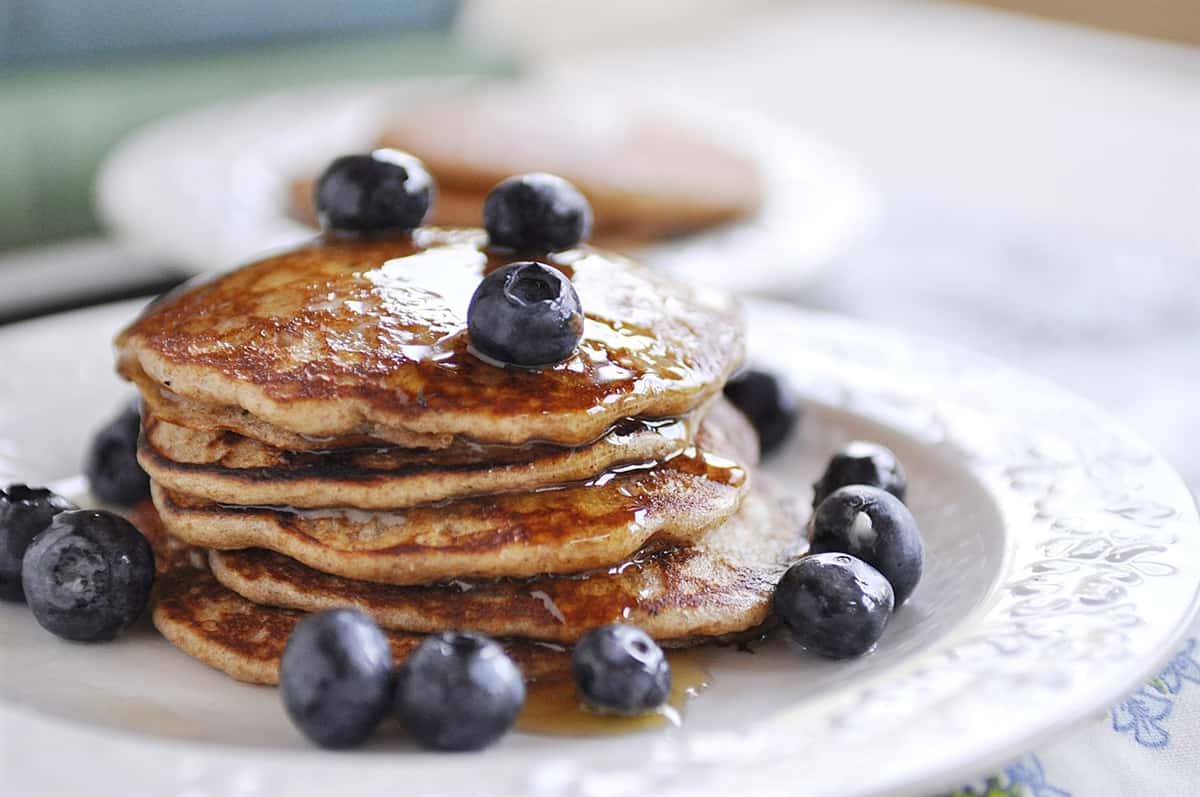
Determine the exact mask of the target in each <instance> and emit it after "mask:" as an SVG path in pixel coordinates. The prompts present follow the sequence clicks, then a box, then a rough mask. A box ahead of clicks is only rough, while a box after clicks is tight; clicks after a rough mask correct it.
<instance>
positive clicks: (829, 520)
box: [809, 484, 925, 606]
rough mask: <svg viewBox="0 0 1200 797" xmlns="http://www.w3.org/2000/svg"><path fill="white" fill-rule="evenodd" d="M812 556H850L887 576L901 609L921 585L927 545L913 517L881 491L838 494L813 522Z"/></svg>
mask: <svg viewBox="0 0 1200 797" xmlns="http://www.w3.org/2000/svg"><path fill="white" fill-rule="evenodd" d="M809 550H810V551H811V552H812V553H829V552H835V553H848V554H850V555H852V556H856V557H858V558H859V559H862V560H863V561H864V562H866V563H867V564H869V565H871V566H872V567H874V568H875V569H876V570H878V571H879V572H880V573H883V575H884V578H886V579H887V580H888V581H889V582H891V584H892V591H893V592H894V593H895V598H896V601H895V602H896V605H897V606H900V605H902V604H903V603H904V602H905V601H906V600H908V596H909V595H911V594H912V592H913V590H914V589H916V587H917V582H919V581H920V580H921V571H922V569H923V568H924V565H925V545H924V543H923V542H922V541H921V532H920V530H919V529H918V528H917V522H916V521H915V520H914V519H913V516H912V513H911V512H909V511H908V507H906V506H905V505H904V504H903V503H902V502H901V501H900V499H899V498H897V497H896V496H894V495H892V494H891V493H889V492H885V491H884V490H880V489H879V488H878V487H868V486H864V485H857V484H856V485H850V486H848V487H842V488H840V489H838V490H834V491H833V492H832V493H831V494H830V495H829V497H827V498H826V499H825V500H824V501H822V502H821V505H820V506H818V507H817V510H816V512H815V513H814V514H813V519H812V546H811V548H810V549H809Z"/></svg>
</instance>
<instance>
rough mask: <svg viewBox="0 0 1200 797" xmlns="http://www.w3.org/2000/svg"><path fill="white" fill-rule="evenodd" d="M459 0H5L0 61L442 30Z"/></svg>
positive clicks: (0, 23)
mask: <svg viewBox="0 0 1200 797" xmlns="http://www.w3.org/2000/svg"><path fill="white" fill-rule="evenodd" d="M459 6H460V3H459V2H458V0H405V2H397V0H355V2H353V3H338V4H336V5H334V4H330V3H328V2H322V1H321V0H253V2H246V0H203V2H197V0H105V2H102V3H97V2H91V1H90V0H5V3H4V5H3V6H0V63H22V62H42V61H60V60H84V59H91V58H97V57H108V56H113V55H116V54H122V55H128V54H132V53H145V52H149V51H154V50H171V49H180V48H195V49H200V48H210V47H232V46H238V45H241V46H245V45H251V44H254V43H256V42H263V41H279V40H281V39H296V38H313V37H320V36H329V35H335V34H346V33H359V32H367V31H371V32H381V31H405V32H409V33H415V32H433V31H445V30H446V29H448V28H449V27H450V24H451V23H452V22H453V21H454V17H455V15H456V14H457V13H458V9H459Z"/></svg>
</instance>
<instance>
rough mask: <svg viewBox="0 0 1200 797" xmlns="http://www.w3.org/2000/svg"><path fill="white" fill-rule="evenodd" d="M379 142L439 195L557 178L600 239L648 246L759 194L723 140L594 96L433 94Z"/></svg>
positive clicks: (727, 215) (746, 205) (731, 214)
mask: <svg viewBox="0 0 1200 797" xmlns="http://www.w3.org/2000/svg"><path fill="white" fill-rule="evenodd" d="M538 120H540V122H544V124H543V123H540V122H539V121H538ZM531 122H532V123H531ZM379 143H380V144H381V145H382V146H387V147H396V148H398V149H402V150H404V151H406V152H411V153H413V154H414V155H416V156H417V157H419V158H421V159H422V160H423V161H424V163H425V165H426V166H427V167H428V168H429V170H430V172H431V173H432V174H433V175H434V176H435V177H436V178H437V181H438V187H439V189H440V190H442V191H448V192H453V193H454V194H455V195H463V194H472V193H473V194H475V195H476V196H478V197H480V205H481V206H482V198H483V196H484V195H486V193H487V191H489V190H490V189H491V188H492V186H494V185H495V184H496V183H498V182H500V181H501V180H503V179H504V178H506V177H508V176H509V175H513V174H520V173H522V172H530V171H544V172H551V173H553V174H557V175H559V176H560V177H564V178H566V179H567V180H570V181H571V182H573V183H574V184H575V185H576V186H577V187H578V188H579V190H580V191H582V192H583V194H584V195H585V196H586V197H587V198H588V200H589V201H590V203H591V205H592V209H593V211H594V214H595V219H596V232H597V235H602V236H613V235H621V236H624V237H626V238H632V239H640V240H653V239H656V238H662V237H666V236H670V235H676V234H680V233H684V232H690V231H692V230H697V229H702V228H704V227H708V226H711V225H714V224H719V223H721V222H724V221H729V220H731V219H735V218H739V217H741V216H745V215H747V214H748V213H751V212H753V211H754V210H755V209H756V208H757V206H758V204H759V201H760V195H761V185H760V181H759V177H758V174H757V171H756V169H755V167H754V165H753V164H752V163H751V162H750V161H748V160H747V159H745V158H742V157H740V156H739V155H737V154H736V153H734V152H731V151H730V150H729V149H728V148H726V147H725V146H723V145H722V144H721V143H719V142H717V141H714V140H713V139H711V138H710V137H707V136H705V135H703V134H702V133H700V132H698V131H695V130H692V129H689V128H687V127H684V126H681V125H680V124H679V123H678V122H676V121H674V120H673V119H672V117H670V116H667V115H666V113H662V112H658V113H654V112H651V111H646V110H642V109H639V108H636V107H634V106H631V105H630V104H628V103H626V102H621V103H616V102H606V101H604V100H603V98H598V97H596V96H594V95H592V94H588V95H586V96H585V97H580V96H579V95H577V94H576V95H571V94H569V93H567V92H561V91H560V92H554V93H550V92H547V91H545V90H536V91H530V90H521V89H516V90H511V89H510V90H500V91H497V90H492V91H490V92H486V93H475V94H469V95H465V96H461V97H452V98H448V99H447V98H441V99H438V100H435V101H432V102H427V103H425V104H423V105H416V106H412V107H406V108H405V109H404V113H403V114H402V115H398V116H397V117H396V118H395V119H392V120H391V121H390V122H388V124H387V127H386V129H385V130H384V132H383V135H382V136H381V137H380V140H379ZM476 218H477V219H478V218H479V217H478V216H476ZM469 223H474V224H478V223H479V222H478V221H474V222H469Z"/></svg>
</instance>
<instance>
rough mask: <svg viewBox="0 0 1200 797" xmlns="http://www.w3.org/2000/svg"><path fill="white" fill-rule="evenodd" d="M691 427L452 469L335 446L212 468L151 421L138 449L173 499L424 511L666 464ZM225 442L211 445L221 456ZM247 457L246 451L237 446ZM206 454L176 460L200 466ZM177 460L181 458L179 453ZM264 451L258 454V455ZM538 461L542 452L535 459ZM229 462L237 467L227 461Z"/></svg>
mask: <svg viewBox="0 0 1200 797" xmlns="http://www.w3.org/2000/svg"><path fill="white" fill-rule="evenodd" d="M690 426H691V424H690V422H688V421H675V422H666V423H656V424H649V425H642V424H634V425H632V426H630V427H623V426H618V427H617V428H616V429H615V430H614V431H613V432H611V433H610V434H608V435H606V436H605V437H604V438H602V439H601V440H600V441H599V442H597V443H594V444H593V445H590V446H585V447H582V448H563V447H561V446H552V447H534V448H533V449H530V450H532V451H534V452H535V455H534V456H532V457H531V458H528V459H523V457H525V456H527V454H526V452H523V451H515V452H509V453H510V456H512V458H513V459H515V460H516V461H513V462H510V463H508V464H501V463H495V462H494V461H493V462H489V461H487V460H482V459H480V458H478V457H471V458H466V459H467V461H460V462H455V461H454V460H453V458H449V459H446V458H443V460H442V461H439V456H440V455H442V453H443V452H437V451H435V452H424V451H422V450H418V449H411V450H405V449H392V450H390V451H386V452H380V451H376V450H365V451H364V450H362V449H342V450H336V451H330V452H324V453H313V452H299V453H297V452H285V451H282V450H277V451H278V455H279V464H278V465H276V466H272V467H230V466H228V465H225V464H222V460H223V459H224V457H223V456H217V457H216V459H217V461H216V462H213V463H206V462H179V461H176V460H174V459H171V458H169V457H167V456H166V455H164V454H163V453H162V452H161V451H159V450H158V449H157V447H156V444H160V443H162V442H163V438H164V437H172V438H175V439H176V441H177V438H178V437H180V436H184V435H182V434H180V433H178V430H180V429H181V428H182V427H176V428H175V429H167V430H164V429H163V428H162V426H161V425H159V426H158V427H157V429H156V428H155V427H154V423H153V420H152V421H151V424H150V429H149V434H143V435H142V436H141V439H140V441H139V445H138V461H139V462H140V463H141V464H142V467H143V468H144V469H145V470H146V472H147V473H148V474H150V478H151V479H152V480H153V481H155V482H157V483H158V484H160V485H161V486H163V487H165V488H167V489H168V490H171V491H174V492H180V493H185V494H187V495H191V496H195V497H198V498H204V499H207V500H208V501H211V502H215V503H223V504H234V505H239V506H247V505H253V506H288V507H298V508H306V509H312V508H323V507H353V508H356V509H382V510H393V509H403V508H407V507H412V506H418V505H421V504H430V503H434V502H438V501H445V500H449V499H455V498H462V497H465V496H472V495H490V494H494V493H501V492H509V491H516V490H521V491H526V490H534V489H539V488H543V487H551V486H555V485H560V484H566V483H570V482H581V481H586V480H588V479H591V478H593V477H595V476H596V475H598V474H601V473H604V472H605V471H607V470H610V469H613V468H617V467H621V466H625V465H642V464H645V463H649V462H655V461H658V460H663V459H666V458H668V457H671V456H673V455H675V454H678V453H679V452H680V451H682V450H684V449H685V448H687V446H688V445H689V441H690V439H691V438H692V436H693V435H692V432H691V430H690ZM222 447H223V444H220V443H218V445H217V446H216V447H215V450H216V452H217V453H219V452H220V450H221V448H222ZM243 450H245V449H243ZM205 451H207V449H192V453H191V454H189V455H187V456H184V457H182V458H184V459H189V458H193V459H194V458H199V459H204V458H206V457H207V456H208V454H206V453H205ZM176 453H178V452H176ZM257 453H261V452H256V454H257ZM539 454H540V455H539ZM231 459H233V461H234V463H235V464H239V465H240V464H242V463H240V462H238V461H237V459H236V457H231Z"/></svg>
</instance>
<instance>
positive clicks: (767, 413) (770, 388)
mask: <svg viewBox="0 0 1200 797" xmlns="http://www.w3.org/2000/svg"><path fill="white" fill-rule="evenodd" d="M725 397H726V398H728V399H729V400H730V401H731V402H733V405H734V406H735V407H737V408H738V409H739V410H741V411H742V414H743V415H745V416H746V417H747V418H749V419H750V423H751V424H752V425H753V426H754V431H756V432H758V447H759V450H760V451H761V452H762V455H763V456H769V455H771V454H773V453H775V451H777V450H778V449H779V447H780V446H781V445H783V443H784V441H785V440H787V438H788V435H790V434H791V433H792V429H794V428H795V427H796V421H797V419H798V418H799V417H800V410H799V407H798V404H797V402H796V398H795V396H793V395H792V393H791V391H790V390H789V389H788V387H787V385H785V384H784V383H782V382H780V381H779V379H777V378H776V377H775V375H774V374H771V373H768V372H767V371H759V370H755V369H753V368H748V369H746V370H744V371H742V372H741V373H739V374H736V375H735V376H734V377H733V378H732V379H730V380H729V381H728V382H726V383H725Z"/></svg>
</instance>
